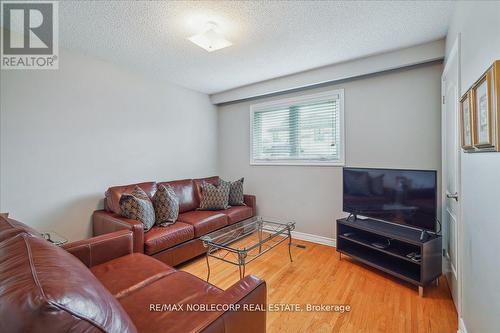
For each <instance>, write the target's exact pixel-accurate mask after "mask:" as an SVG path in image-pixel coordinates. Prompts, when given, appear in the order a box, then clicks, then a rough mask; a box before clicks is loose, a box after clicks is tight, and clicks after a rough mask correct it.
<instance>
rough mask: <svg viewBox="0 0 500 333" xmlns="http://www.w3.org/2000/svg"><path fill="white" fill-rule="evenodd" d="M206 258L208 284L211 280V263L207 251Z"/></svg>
mask: <svg viewBox="0 0 500 333" xmlns="http://www.w3.org/2000/svg"><path fill="white" fill-rule="evenodd" d="M206 258H207V270H208V272H207V282H208V279H210V263H209V261H208V251H207V255H206Z"/></svg>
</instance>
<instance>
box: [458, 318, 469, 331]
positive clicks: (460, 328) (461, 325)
mask: <svg viewBox="0 0 500 333" xmlns="http://www.w3.org/2000/svg"><path fill="white" fill-rule="evenodd" d="M457 333H467V328H466V327H465V323H464V320H463V318H462V317H460V318H459V319H458V331H457Z"/></svg>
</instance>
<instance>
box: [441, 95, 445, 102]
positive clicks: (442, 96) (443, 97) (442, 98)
mask: <svg viewBox="0 0 500 333" xmlns="http://www.w3.org/2000/svg"><path fill="white" fill-rule="evenodd" d="M441 97H442V100H443V104H445V103H444V96H441Z"/></svg>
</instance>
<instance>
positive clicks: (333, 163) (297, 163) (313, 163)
mask: <svg viewBox="0 0 500 333" xmlns="http://www.w3.org/2000/svg"><path fill="white" fill-rule="evenodd" d="M250 165H252V166H259V165H262V166H269V165H280V166H287V165H288V166H329V167H332V166H336V167H342V166H345V161H313V160H310V161H250Z"/></svg>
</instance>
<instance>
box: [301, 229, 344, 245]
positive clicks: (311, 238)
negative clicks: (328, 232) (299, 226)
mask: <svg viewBox="0 0 500 333" xmlns="http://www.w3.org/2000/svg"><path fill="white" fill-rule="evenodd" d="M293 239H298V240H303V241H306V242H311V243H316V244H321V245H326V246H332V247H336V246H337V244H336V241H335V239H334V238H329V237H323V236H317V235H312V234H307V233H305V232H300V231H292V241H293Z"/></svg>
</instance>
